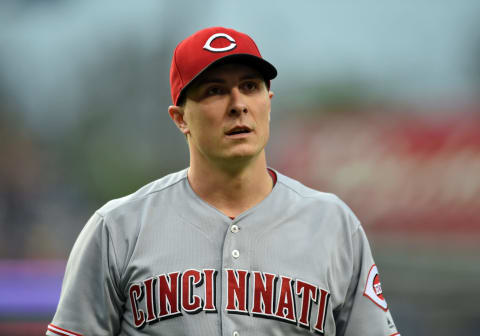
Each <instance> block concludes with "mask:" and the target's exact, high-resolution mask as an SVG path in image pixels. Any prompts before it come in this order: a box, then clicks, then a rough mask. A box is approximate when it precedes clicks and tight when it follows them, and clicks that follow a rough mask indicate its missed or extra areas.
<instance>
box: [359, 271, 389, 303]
mask: <svg viewBox="0 0 480 336" xmlns="http://www.w3.org/2000/svg"><path fill="white" fill-rule="evenodd" d="M363 295H365V296H366V297H368V298H369V299H370V300H372V301H373V303H375V304H376V305H377V306H379V307H380V308H382V309H383V310H384V311H387V310H388V306H387V301H385V298H384V297H383V291H382V284H381V282H380V275H379V274H378V269H377V266H376V265H372V267H371V268H370V271H369V272H368V277H367V283H366V284H365V290H364V292H363Z"/></svg>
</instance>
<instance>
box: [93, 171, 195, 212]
mask: <svg viewBox="0 0 480 336" xmlns="http://www.w3.org/2000/svg"><path fill="white" fill-rule="evenodd" d="M186 178H187V169H183V170H181V171H178V172H175V173H171V174H168V175H166V176H164V177H161V178H159V179H157V180H155V181H152V182H150V183H148V184H146V185H144V186H143V187H141V188H140V189H138V190H137V191H135V192H133V193H132V194H129V195H126V196H124V197H121V198H117V199H113V200H111V201H109V202H107V203H106V204H105V205H103V206H102V207H101V208H100V209H98V210H97V213H98V214H99V215H101V216H105V215H107V214H109V213H111V212H114V211H117V210H119V209H124V208H129V207H130V206H133V207H137V206H138V205H139V204H138V203H141V202H144V201H147V200H148V199H149V198H150V197H153V196H154V195H157V194H158V193H162V192H167V191H168V190H169V189H170V188H172V187H174V186H175V185H177V184H178V183H179V182H182V181H183V180H185V179H186Z"/></svg>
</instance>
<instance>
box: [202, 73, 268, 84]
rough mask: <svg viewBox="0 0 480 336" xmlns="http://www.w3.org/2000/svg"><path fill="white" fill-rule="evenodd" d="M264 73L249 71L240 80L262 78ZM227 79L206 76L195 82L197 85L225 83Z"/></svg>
mask: <svg viewBox="0 0 480 336" xmlns="http://www.w3.org/2000/svg"><path fill="white" fill-rule="evenodd" d="M262 78H263V77H262V75H260V74H257V73H251V74H250V73H249V74H246V75H245V76H242V77H241V78H240V80H242V81H243V80H246V79H262ZM226 82H227V81H226V80H225V79H222V78H220V77H204V78H201V79H199V80H198V82H197V83H196V84H195V87H197V88H198V87H201V86H203V85H208V84H225V83H226Z"/></svg>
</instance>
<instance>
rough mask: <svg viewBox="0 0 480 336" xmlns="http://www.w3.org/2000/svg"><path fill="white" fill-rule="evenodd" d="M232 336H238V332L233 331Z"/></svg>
mask: <svg viewBox="0 0 480 336" xmlns="http://www.w3.org/2000/svg"><path fill="white" fill-rule="evenodd" d="M232 336H240V333H239V332H238V331H234V332H233V334H232Z"/></svg>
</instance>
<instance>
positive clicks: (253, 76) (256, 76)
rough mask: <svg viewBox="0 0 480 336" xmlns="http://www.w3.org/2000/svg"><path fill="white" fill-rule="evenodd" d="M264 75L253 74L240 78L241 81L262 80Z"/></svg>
mask: <svg viewBox="0 0 480 336" xmlns="http://www.w3.org/2000/svg"><path fill="white" fill-rule="evenodd" d="M262 78H263V77H262V75H260V74H257V73H251V74H247V75H245V76H242V77H241V78H240V80H245V79H262Z"/></svg>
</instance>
